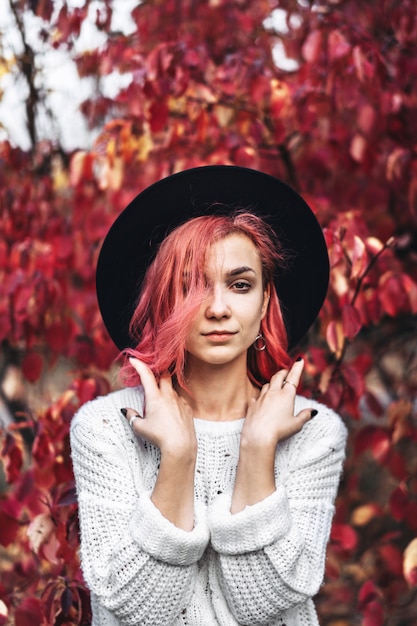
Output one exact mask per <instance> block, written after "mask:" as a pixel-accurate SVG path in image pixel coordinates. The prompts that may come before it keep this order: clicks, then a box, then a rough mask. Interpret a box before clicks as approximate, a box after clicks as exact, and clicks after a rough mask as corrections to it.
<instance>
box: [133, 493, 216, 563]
mask: <svg viewBox="0 0 417 626" xmlns="http://www.w3.org/2000/svg"><path fill="white" fill-rule="evenodd" d="M130 531H131V533H132V537H133V539H134V540H135V541H136V542H137V543H138V544H139V546H140V548H141V550H143V551H144V552H146V553H147V554H149V555H150V556H152V557H153V558H154V559H157V560H158V561H164V562H165V563H170V564H171V565H191V564H192V563H195V562H196V561H198V560H199V559H200V558H201V556H202V555H203V552H204V550H205V549H206V547H207V544H208V541H209V536H210V535H209V530H208V526H207V522H206V515H205V510H204V507H201V506H200V507H199V506H198V505H196V509H195V525H194V528H193V530H191V531H189V532H188V531H186V530H183V529H182V528H178V526H175V524H173V523H172V522H170V521H169V520H168V519H167V518H166V517H164V516H163V515H162V513H161V512H160V511H159V510H158V509H157V507H156V506H155V505H154V504H153V502H152V501H151V499H150V496H149V495H147V494H142V495H141V497H140V499H139V503H138V507H137V509H136V511H135V513H134V515H133V517H132V520H131V523H130Z"/></svg>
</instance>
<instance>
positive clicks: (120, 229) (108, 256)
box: [96, 165, 329, 350]
mask: <svg viewBox="0 0 417 626" xmlns="http://www.w3.org/2000/svg"><path fill="white" fill-rule="evenodd" d="M236 208H237V209H241V208H244V209H247V210H250V211H251V212H253V213H255V214H256V215H259V216H260V217H262V218H263V219H264V220H265V221H266V222H267V223H268V224H269V225H270V226H271V227H272V228H273V230H274V231H275V233H276V235H277V238H278V240H279V241H280V242H281V244H282V246H283V249H284V250H285V251H288V253H289V254H288V258H289V260H288V262H287V264H286V265H287V266H286V267H285V269H282V268H277V273H276V277H275V286H276V289H277V293H278V297H279V300H280V303H281V308H282V312H283V316H284V321H285V326H286V329H287V334H288V342H289V348H293V347H294V346H295V345H296V344H297V343H298V342H299V341H300V339H301V338H302V337H303V336H304V335H305V334H306V332H307V331H308V329H309V328H310V326H311V325H312V323H313V322H314V320H315V319H316V317H317V315H318V313H319V311H320V308H321V306H322V304H323V301H324V298H325V297H326V292H327V287H328V282H329V257H328V253H327V248H326V243H325V240H324V237H323V232H322V230H321V228H320V226H319V224H318V222H317V219H316V217H315V216H314V214H313V212H312V211H311V209H310V208H309V206H308V205H307V203H306V202H305V201H304V200H303V198H301V196H300V195H299V194H298V193H296V192H295V191H294V190H293V189H292V188H291V187H289V186H288V185H286V184H285V183H283V182H282V181H280V180H278V179H277V178H275V177H273V176H270V175H269V174H265V173H263V172H259V171H257V170H252V169H247V168H244V167H236V166H233V165H208V166H203V167H196V168H193V169H189V170H185V171H183V172H179V173H177V174H173V175H172V176H168V177H167V178H164V179H162V180H160V181H158V182H157V183H154V184H153V185H150V186H149V187H147V188H146V189H145V190H144V191H142V192H141V193H140V194H139V195H137V196H136V197H135V198H134V199H133V200H132V202H131V203H130V204H129V205H128V206H127V208H126V209H125V210H124V211H123V212H122V213H121V214H120V215H119V217H118V218H117V219H116V221H115V222H114V224H113V225H112V227H111V228H110V230H109V232H108V234H107V237H106V238H105V240H104V243H103V246H102V248H101V251H100V255H99V259H98V264H97V275H96V284H97V297H98V303H99V307H100V311H101V314H102V317H103V320H104V323H105V325H106V327H107V330H108V332H109V334H110V336H111V338H112V339H113V341H114V343H115V344H116V345H117V347H118V348H119V349H120V350H123V349H124V348H127V347H135V346H134V344H133V340H132V338H131V337H130V335H129V323H130V319H131V317H132V314H133V311H134V309H135V306H136V302H137V298H138V293H139V290H140V286H141V283H142V280H143V278H144V275H145V272H146V269H147V268H148V266H149V264H150V262H151V261H152V260H153V258H154V256H155V254H156V251H157V248H158V245H159V244H160V243H161V242H162V240H163V239H164V238H165V237H166V235H167V234H169V232H171V231H172V230H173V229H174V228H175V227H176V226H179V225H180V224H182V223H184V222H186V221H187V220H189V219H191V218H193V217H197V216H200V215H213V214H216V215H217V214H220V215H221V214H223V215H224V214H228V213H231V212H232V211H233V210H235V209H236ZM157 288H158V285H155V289H157Z"/></svg>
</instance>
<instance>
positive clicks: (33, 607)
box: [15, 598, 44, 626]
mask: <svg viewBox="0 0 417 626" xmlns="http://www.w3.org/2000/svg"><path fill="white" fill-rule="evenodd" d="M43 618H44V612H43V607H42V603H41V601H40V600H38V598H26V600H23V602H22V604H21V605H20V606H19V607H18V608H17V609H16V612H15V626H41V624H42V621H43Z"/></svg>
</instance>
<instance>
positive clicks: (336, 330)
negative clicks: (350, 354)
mask: <svg viewBox="0 0 417 626" xmlns="http://www.w3.org/2000/svg"><path fill="white" fill-rule="evenodd" d="M326 341H327V344H328V346H329V348H330V350H331V351H332V352H334V353H335V354H336V357H338V356H340V354H341V351H342V348H343V344H344V341H345V337H344V334H343V327H342V324H341V323H340V322H337V321H335V320H332V321H331V322H329V324H328V325H327V329H326Z"/></svg>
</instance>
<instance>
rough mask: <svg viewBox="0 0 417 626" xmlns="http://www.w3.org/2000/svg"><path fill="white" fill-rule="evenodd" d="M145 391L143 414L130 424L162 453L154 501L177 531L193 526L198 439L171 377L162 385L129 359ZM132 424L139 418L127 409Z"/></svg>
mask: <svg viewBox="0 0 417 626" xmlns="http://www.w3.org/2000/svg"><path fill="white" fill-rule="evenodd" d="M130 362H131V364H132V366H133V367H134V368H135V370H136V371H137V373H138V374H139V376H140V379H141V383H142V386H143V389H144V392H145V407H144V415H143V416H139V418H138V419H135V420H133V421H132V422H131V426H132V428H133V430H134V432H135V433H136V434H137V435H139V436H140V437H142V438H143V439H145V440H146V441H149V442H150V443H152V444H154V445H155V446H157V447H158V448H159V449H160V451H161V460H160V464H159V470H158V476H157V479H156V483H155V486H154V489H153V492H152V496H151V500H152V502H153V504H154V505H155V506H156V507H157V508H158V509H159V511H160V512H161V513H162V515H163V516H164V517H166V519H168V520H170V521H171V522H172V523H173V524H175V525H176V526H177V527H178V528H182V529H183V530H186V531H191V530H192V529H193V527H194V471H195V462H196V458H197V438H196V435H195V430H194V421H193V416H192V413H191V409H190V407H189V406H188V405H187V403H186V402H185V401H184V400H183V399H182V398H180V397H179V396H178V394H177V392H176V391H175V389H174V388H173V386H172V381H171V377H170V376H163V377H161V379H160V381H159V384H158V382H157V381H156V379H155V376H154V375H153V373H152V371H151V370H150V369H149V367H147V366H146V365H145V364H144V363H142V362H141V361H139V360H138V359H133V358H132V359H130ZM123 413H126V418H127V419H128V420H129V421H130V420H131V419H132V417H134V416H135V415H138V412H137V411H136V410H134V409H131V408H127V410H126V412H125V411H123Z"/></svg>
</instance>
